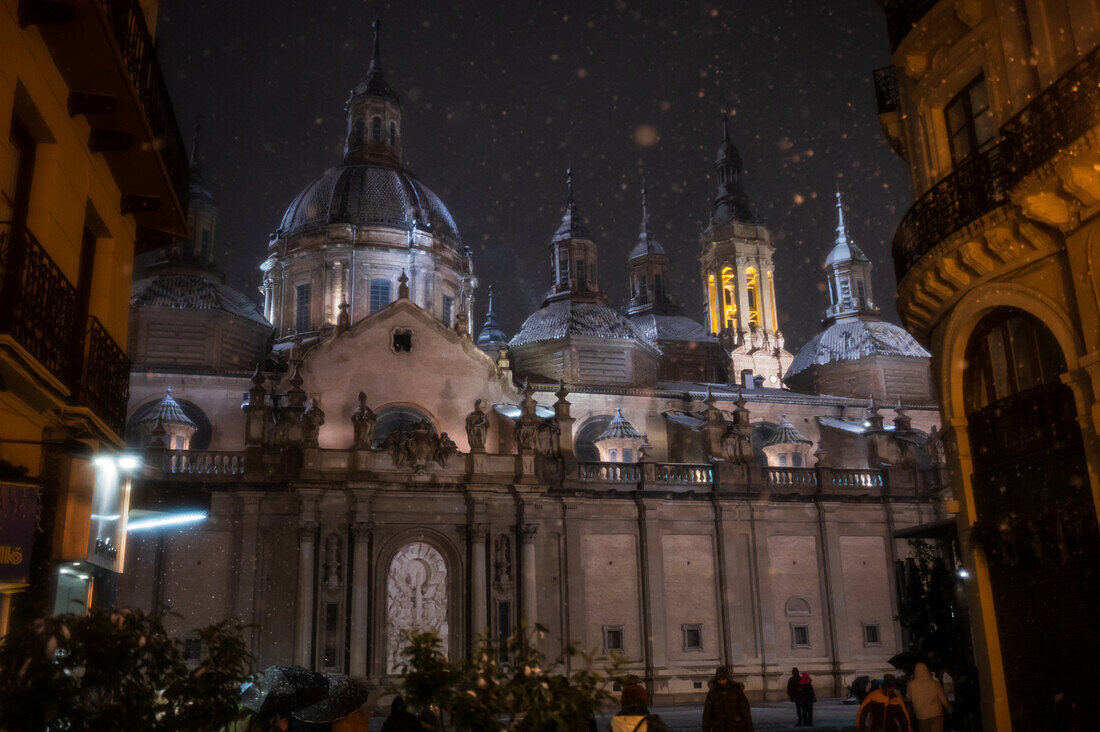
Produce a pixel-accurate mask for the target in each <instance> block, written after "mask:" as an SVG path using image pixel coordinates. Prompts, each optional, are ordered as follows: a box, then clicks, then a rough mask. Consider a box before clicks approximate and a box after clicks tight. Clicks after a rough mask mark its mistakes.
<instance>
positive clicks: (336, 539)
mask: <svg viewBox="0 0 1100 732" xmlns="http://www.w3.org/2000/svg"><path fill="white" fill-rule="evenodd" d="M340 544H341V541H340V535H339V534H329V535H328V537H327V538H326V539H325V589H326V590H339V589H340V588H341V587H342V586H343V582H342V581H341V570H342V569H343V562H342V561H341V551H340Z"/></svg>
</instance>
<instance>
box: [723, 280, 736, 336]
mask: <svg viewBox="0 0 1100 732" xmlns="http://www.w3.org/2000/svg"><path fill="white" fill-rule="evenodd" d="M736 282H737V278H736V276H735V275H734V273H733V269H732V268H731V267H723V268H722V327H724V328H732V327H733V326H734V320H735V319H736V318H737V284H736Z"/></svg>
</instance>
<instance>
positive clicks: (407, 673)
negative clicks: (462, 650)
mask: <svg viewBox="0 0 1100 732" xmlns="http://www.w3.org/2000/svg"><path fill="white" fill-rule="evenodd" d="M545 635H546V628H544V627H542V626H536V628H535V629H534V630H532V631H526V630H521V631H520V632H519V633H517V634H516V635H514V636H512V637H510V638H509V639H508V641H507V643H506V644H505V646H504V650H505V651H506V653H505V654H504V657H505V658H508V659H509V662H508V663H507V664H504V663H501V662H500V658H501V656H502V654H501V648H500V647H499V646H497V645H496V644H495V643H493V642H492V640H491V639H490V638H489V637H487V636H486V635H482V636H480V637H479V638H478V640H477V643H476V649H475V651H474V652H473V653H472V654H471V656H470V657H469V658H463V659H461V660H459V661H456V662H454V663H452V662H449V661H447V659H446V658H445V657H444V655H443V652H442V650H441V648H440V643H439V638H438V637H437V636H436V635H435V634H434V633H430V632H429V633H419V632H411V633H407V634H406V635H405V636H404V638H405V642H406V643H407V646H406V648H405V650H404V651H403V653H402V655H403V656H404V659H405V661H404V665H403V667H402V672H403V673H404V680H403V681H402V683H401V686H400V688H399V689H394V690H393V691H394V692H397V693H401V694H402V695H403V696H404V697H405V699H406V701H407V702H408V703H409V705H410V706H412V707H414V708H422V709H423V708H426V707H428V706H433V707H438V708H439V709H440V710H441V711H442V712H443V714H444V715H445V716H446V718H447V719H448V720H449V721H450V724H451V725H452V726H453V727H454V729H455V730H458V731H459V732H465V731H467V730H469V731H473V730H479V731H480V730H484V731H485V732H500V731H501V730H509V731H510V732H567V731H573V730H582V729H587V728H588V721H589V719H590V718H591V717H592V716H593V715H594V714H595V713H596V712H597V711H598V710H599V709H600V707H602V706H603V705H604V704H606V703H608V702H611V701H613V699H614V698H613V697H612V695H611V693H610V691H609V690H608V687H609V686H610V684H611V682H612V681H613V680H614V679H616V678H618V677H619V676H620V675H621V674H619V671H620V669H621V667H622V664H623V659H622V657H621V656H614V657H612V658H611V659H610V665H609V666H608V667H607V668H605V670H604V671H603V672H601V671H598V670H596V668H595V666H596V664H597V663H600V662H603V663H604V664H605V665H607V664H608V661H609V659H607V658H603V657H597V656H596V655H595V654H593V653H583V652H579V651H577V649H575V648H572V647H570V648H568V649H566V652H565V655H564V656H563V657H562V658H560V659H558V660H557V661H556V662H554V663H548V662H547V658H546V655H545V653H543V652H542V650H541V649H540V647H539V646H540V641H541V640H542V639H543V638H545ZM567 663H568V666H569V667H570V668H571V669H572V670H571V671H568V672H566V671H565V670H564V668H565V666H566V664H567Z"/></svg>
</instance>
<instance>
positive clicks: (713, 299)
mask: <svg viewBox="0 0 1100 732" xmlns="http://www.w3.org/2000/svg"><path fill="white" fill-rule="evenodd" d="M716 287H717V284H715V282H714V275H712V274H711V275H707V299H708V300H710V330H711V332H712V333H717V332H718V331H719V330H720V329H721V328H720V326H719V323H718V291H717V290H716V289H715V288H716Z"/></svg>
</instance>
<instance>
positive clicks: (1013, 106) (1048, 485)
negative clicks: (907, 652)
mask: <svg viewBox="0 0 1100 732" xmlns="http://www.w3.org/2000/svg"><path fill="white" fill-rule="evenodd" d="M883 5H884V7H885V9H886V20H887V23H888V28H889V32H890V38H891V42H892V48H893V66H890V67H888V68H885V69H880V70H878V71H877V72H876V80H877V82H878V91H879V111H880V115H879V119H880V121H881V122H882V125H883V129H884V131H885V133H886V135H887V137H888V138H889V140H890V142H891V144H892V145H893V147H894V149H895V150H896V151H897V152H898V153H899V154H900V155H901V156H902V157H903V158H904V159H905V161H906V162H907V163H908V164H909V167H910V170H911V174H912V181H913V193H914V198H915V199H916V200H915V202H914V203H913V206H912V207H911V208H910V209H909V211H908V212H907V213H906V214H905V216H904V218H902V220H901V223H900V224H899V225H898V229H897V232H896V233H895V235H894V244H893V255H894V267H895V270H896V272H897V277H898V311H899V313H900V314H901V317H902V320H903V321H904V323H905V325H906V327H907V328H908V329H909V330H910V331H911V332H912V333H913V334H914V335H916V336H917V337H918V338H919V339H920V340H921V341H922V342H923V343H926V344H928V345H929V349H930V351H931V352H932V354H933V376H934V380H933V383H934V385H935V387H936V391H937V393H938V395H939V399H940V404H941V408H942V412H943V419H944V424H945V425H946V427H947V434H946V437H947V443H948V448H949V449H948V453H949V456H950V459H949V462H950V464H951V467H952V471H953V476H954V480H953V481H952V482H953V486H954V489H955V494H954V497H955V502H954V503H953V504H952V508H953V509H954V511H955V512H957V514H956V515H957V528H958V536H959V539H960V541H959V545H960V546H961V547H962V548H963V553H964V557H965V565H966V570H967V571H968V573H969V577H970V578H969V579H968V580H967V581H966V582H965V588H966V591H967V594H968V596H969V602H970V607H971V609H972V612H971V615H970V617H971V621H972V627H973V631H974V632H973V636H974V655H975V656H976V661H977V666H978V668H979V670H980V674H979V679H980V682H981V704H982V717H983V722H984V724H985V727H986V729H998V730H1008V729H1017V730H1039V729H1044V730H1045V729H1051V730H1053V729H1058V730H1062V729H1085V728H1086V727H1088V726H1090V725H1094V724H1095V713H1094V710H1095V708H1096V703H1095V694H1094V693H1093V690H1092V688H1091V685H1090V684H1089V683H1088V680H1087V678H1084V677H1081V676H1078V675H1074V674H1071V675H1069V676H1067V675H1066V674H1065V673H1064V669H1068V668H1081V667H1084V666H1087V665H1089V664H1090V663H1091V661H1092V657H1093V656H1094V655H1095V654H1094V653H1093V649H1094V648H1095V646H1096V637H1097V636H1096V630H1095V628H1094V627H1093V623H1092V617H1093V608H1095V607H1096V605H1097V603H1098V602H1100V582H1097V575H1098V573H1100V564H1098V557H1100V542H1098V538H1097V533H1098V523H1097V521H1098V519H1097V515H1098V514H1097V509H1098V506H1100V482H1098V480H1097V470H1098V467H1100V455H1098V454H1097V449H1096V444H1097V443H1096V439H1097V438H1096V422H1097V419H1098V417H1100V406H1098V403H1097V400H1096V394H1097V389H1098V388H1100V358H1098V354H1100V325H1098V324H1100V300H1098V299H1097V292H1098V287H1100V284H1098V281H1097V273H1096V269H1095V265H1094V264H1093V262H1094V259H1095V257H1096V252H1097V250H1098V247H1100V218H1098V217H1097V212H1098V211H1100V208H1098V203H1100V86H1098V77H1100V46H1098V44H1100V3H1098V2H1096V0H1083V1H1082V2H1066V1H1065V0H1027V2H1009V1H1008V0H984V1H982V2H949V1H948V0H941V1H940V2H884V3H883ZM1040 619H1041V621H1040Z"/></svg>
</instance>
